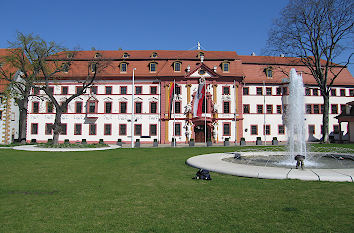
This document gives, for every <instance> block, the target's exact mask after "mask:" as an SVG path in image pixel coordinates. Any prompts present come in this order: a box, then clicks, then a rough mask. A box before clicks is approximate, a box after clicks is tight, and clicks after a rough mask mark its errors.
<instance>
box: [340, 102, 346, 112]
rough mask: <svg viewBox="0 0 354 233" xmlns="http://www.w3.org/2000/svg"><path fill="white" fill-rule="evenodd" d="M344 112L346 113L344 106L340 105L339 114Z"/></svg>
mask: <svg viewBox="0 0 354 233" xmlns="http://www.w3.org/2000/svg"><path fill="white" fill-rule="evenodd" d="M345 111H346V105H345V104H341V105H340V113H343V114H345Z"/></svg>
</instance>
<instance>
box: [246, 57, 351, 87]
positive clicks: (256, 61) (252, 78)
mask: <svg viewBox="0 0 354 233" xmlns="http://www.w3.org/2000/svg"><path fill="white" fill-rule="evenodd" d="M239 57H240V59H241V60H242V68H243V72H244V74H245V79H244V82H245V83H263V81H264V82H265V83H281V82H282V80H283V79H284V78H288V76H287V75H289V72H290V69H291V68H295V69H296V71H297V72H298V73H302V78H303V80H304V83H305V84H308V85H316V84H317V83H316V80H315V78H314V77H313V76H312V75H311V73H310V70H309V69H308V68H307V67H306V66H304V65H302V63H301V61H300V59H299V58H294V57H267V56H239ZM323 62H325V61H323ZM269 67H272V70H273V77H272V78H267V77H266V74H265V69H266V68H269ZM341 68H342V66H338V67H334V68H332V69H333V71H334V72H335V73H336V72H338V71H339V70H340V69H341ZM332 77H333V75H331V74H329V80H328V82H330V78H332ZM334 85H354V78H353V76H352V75H351V74H350V72H349V71H348V69H346V68H345V69H343V70H342V72H341V73H340V74H339V76H338V77H337V78H336V79H335V81H334Z"/></svg>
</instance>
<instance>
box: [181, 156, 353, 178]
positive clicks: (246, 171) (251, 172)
mask: <svg viewBox="0 0 354 233" xmlns="http://www.w3.org/2000/svg"><path fill="white" fill-rule="evenodd" d="M233 156H234V155H233V154H227V153H214V154H205V155H198V156H194V157H191V158H189V159H188V160H187V161H186V163H187V164H188V165H190V166H192V167H196V168H201V169H205V170H209V171H213V172H218V173H223V174H229V175H234V176H244V177H254V178H264V179H299V180H316V181H340V182H353V178H354V169H305V170H301V169H292V168H280V167H263V166H252V165H244V164H237V163H232V162H226V161H223V160H222V159H224V158H229V157H233Z"/></svg>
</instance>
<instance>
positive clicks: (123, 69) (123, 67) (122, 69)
mask: <svg viewBox="0 0 354 233" xmlns="http://www.w3.org/2000/svg"><path fill="white" fill-rule="evenodd" d="M119 66H120V72H127V69H128V63H125V62H122V63H120V65H119Z"/></svg>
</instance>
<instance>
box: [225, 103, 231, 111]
mask: <svg viewBox="0 0 354 233" xmlns="http://www.w3.org/2000/svg"><path fill="white" fill-rule="evenodd" d="M224 113H230V102H226V101H225V102H224Z"/></svg>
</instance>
